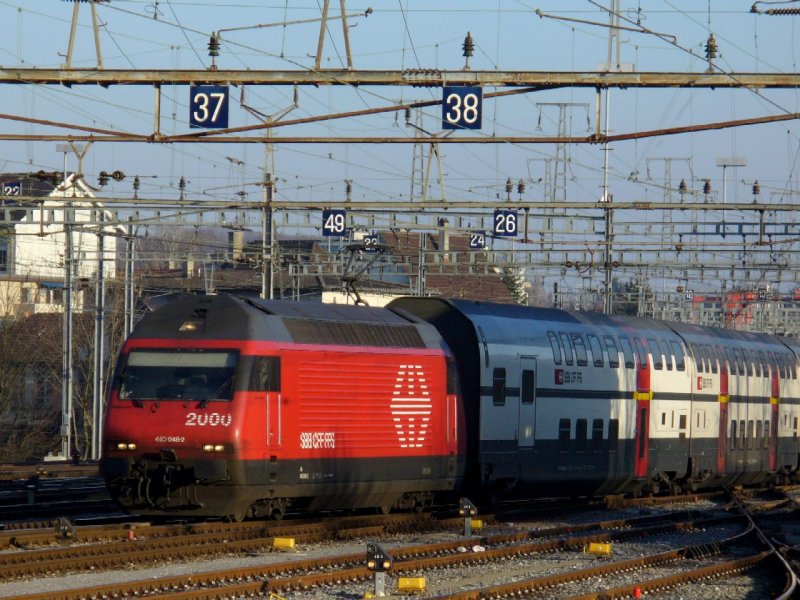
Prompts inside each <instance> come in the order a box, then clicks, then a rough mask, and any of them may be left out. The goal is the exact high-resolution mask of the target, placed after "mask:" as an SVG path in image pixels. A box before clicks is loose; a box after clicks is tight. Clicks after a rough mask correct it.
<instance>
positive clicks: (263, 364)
mask: <svg viewBox="0 0 800 600" xmlns="http://www.w3.org/2000/svg"><path fill="white" fill-rule="evenodd" d="M250 391H253V392H279V391H281V359H280V357H278V356H255V357H253V367H252V369H251V370H250Z"/></svg>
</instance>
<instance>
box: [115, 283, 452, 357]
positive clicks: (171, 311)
mask: <svg viewBox="0 0 800 600" xmlns="http://www.w3.org/2000/svg"><path fill="white" fill-rule="evenodd" d="M186 324H190V326H189V327H185V325H186ZM130 337H131V338H172V339H187V340H201V339H203V340H207V339H231V340H234V339H236V340H270V341H285V342H297V343H309V344H332V345H349V346H384V347H416V348H422V347H433V348H436V347H441V346H442V342H441V338H440V337H439V336H438V334H437V333H436V331H435V329H434V328H433V327H432V326H430V325H429V324H428V323H425V322H424V321H422V320H421V319H417V318H415V317H413V316H411V315H401V314H398V313H396V312H393V311H390V310H387V309H385V308H370V307H363V306H350V305H341V304H338V305H336V304H320V303H317V302H293V301H288V300H262V299H259V298H250V297H244V296H234V295H228V294H214V295H189V294H187V295H183V296H179V297H178V298H176V299H175V300H173V301H171V302H169V303H167V304H165V305H163V306H162V307H161V308H158V309H156V310H155V311H153V312H152V313H150V314H148V315H147V316H146V317H145V318H144V319H142V320H141V321H140V322H139V324H138V325H137V326H136V328H135V329H134V331H133V333H132V334H131V336H130Z"/></svg>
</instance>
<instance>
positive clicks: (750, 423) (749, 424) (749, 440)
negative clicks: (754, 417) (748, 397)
mask: <svg viewBox="0 0 800 600" xmlns="http://www.w3.org/2000/svg"><path fill="white" fill-rule="evenodd" d="M753 440H754V436H753V421H748V422H747V449H748V450H752V449H753Z"/></svg>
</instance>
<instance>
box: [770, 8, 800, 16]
mask: <svg viewBox="0 0 800 600" xmlns="http://www.w3.org/2000/svg"><path fill="white" fill-rule="evenodd" d="M764 14H765V15H800V8H768V9H767V10H765V11H764Z"/></svg>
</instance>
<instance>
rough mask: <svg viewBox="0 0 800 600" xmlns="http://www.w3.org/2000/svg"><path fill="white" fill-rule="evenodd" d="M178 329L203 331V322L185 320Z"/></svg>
mask: <svg viewBox="0 0 800 600" xmlns="http://www.w3.org/2000/svg"><path fill="white" fill-rule="evenodd" d="M178 331H203V323H202V322H200V321H184V322H183V323H181V326H180V327H178Z"/></svg>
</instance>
